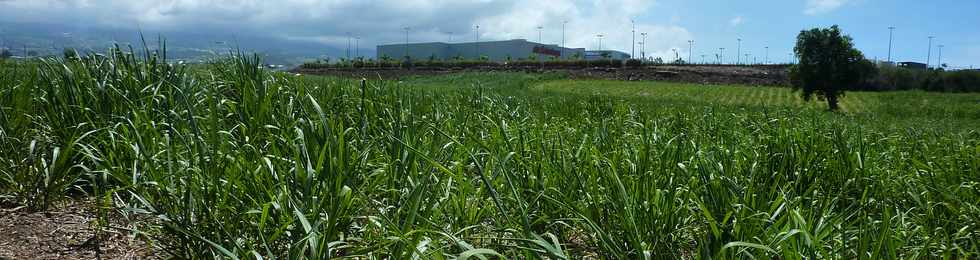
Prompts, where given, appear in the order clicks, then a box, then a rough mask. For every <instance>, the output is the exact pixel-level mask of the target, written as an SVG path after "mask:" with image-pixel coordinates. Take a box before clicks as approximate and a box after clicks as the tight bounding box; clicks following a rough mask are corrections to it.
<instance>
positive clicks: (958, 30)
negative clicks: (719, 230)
mask: <svg viewBox="0 0 980 260" xmlns="http://www.w3.org/2000/svg"><path fill="white" fill-rule="evenodd" d="M977 13H980V1H977V0H963V1H951V0H940V1H923V0H916V1H913V0H781V1H776V0H744V1H719V0H535V1H526V0H278V1H272V0H127V1H123V0H0V32H2V29H3V26H4V25H5V24H6V26H10V24H17V23H21V24H23V23H45V24H64V25H66V26H68V25H71V26H74V27H78V26H83V27H91V28H98V29H110V30H111V29H119V30H124V29H128V30H132V29H135V28H140V29H141V30H143V31H144V32H147V33H160V34H163V35H166V34H167V33H168V32H196V33H200V34H204V35H214V37H216V38H221V37H224V38H228V37H229V35H264V36H270V37H275V38H279V39H282V40H287V41H298V42H309V43H315V44H320V45H322V46H329V47H335V48H344V47H345V46H346V44H347V35H348V33H351V35H353V36H357V37H360V38H361V39H362V40H361V45H360V46H374V45H376V44H385V43H395V42H402V41H404V35H405V31H404V30H403V28H405V27H409V28H411V29H410V41H412V42H424V41H448V40H449V39H450V38H453V39H454V40H455V41H463V40H473V39H475V37H476V35H475V31H474V26H475V25H480V28H481V29H480V32H479V33H480V39H481V40H491V39H496V40H503V39H513V38H525V39H529V40H533V41H536V40H537V38H538V37H537V35H538V30H537V29H536V28H537V27H538V26H542V27H543V28H544V29H543V30H542V31H541V32H542V37H541V38H542V42H544V43H556V44H557V43H560V42H561V39H562V37H561V35H562V33H561V26H562V23H563V21H567V22H568V23H567V33H566V37H565V39H566V43H567V45H568V46H570V47H586V48H590V49H592V48H595V47H597V44H596V43H597V40H596V37H595V35H597V34H603V35H605V38H604V39H603V45H604V47H608V48H614V49H619V50H623V51H626V52H630V51H631V33H630V29H631V23H630V21H631V20H635V22H636V28H637V31H638V32H646V33H648V34H649V37H648V39H647V44H646V46H645V49H646V53H648V55H649V56H657V57H664V58H667V59H669V58H672V57H673V56H674V54H673V52H672V49H677V50H678V52H679V54H680V56H686V55H687V49H688V43H687V41H688V40H694V41H695V50H694V54H695V55H694V56H695V57H696V58H695V61H700V55H701V54H704V55H706V56H707V57H708V58H709V59H711V58H712V57H714V55H715V54H716V53H717V52H718V48H721V47H724V48H726V51H725V56H726V58H725V59H726V61H731V60H733V59H735V52H736V50H735V49H736V39H737V38H742V39H743V46H742V49H743V53H749V54H751V55H752V57H754V58H755V59H756V60H757V61H761V60H762V59H763V56H764V54H765V49H764V47H766V46H769V47H770V59H771V60H772V61H774V62H785V61H787V60H789V59H790V52H791V49H792V46H793V43H794V38H795V36H796V34H797V33H798V32H799V31H800V30H802V29H805V28H812V27H826V26H830V25H833V24H838V25H840V26H841V27H842V28H843V30H844V31H845V32H846V33H848V34H851V35H852V36H853V37H854V39H855V44H856V45H857V47H858V48H859V49H861V50H862V51H863V52H864V53H865V55H866V56H867V57H868V58H871V59H873V58H876V57H877V58H879V59H885V56H887V48H888V29H887V27H889V26H895V27H897V29H896V30H895V41H894V48H893V55H892V56H893V60H896V61H919V62H924V61H925V60H926V55H927V50H928V38H927V37H928V36H930V35H932V36H936V39H935V43H934V46H933V48H934V50H933V59H932V63H933V64H935V63H936V60H937V58H938V56H939V54H938V45H940V44H943V45H945V46H946V47H945V48H944V50H943V62H944V63H949V64H950V65H951V66H953V67H969V66H971V65H973V66H980V34H978V32H980V30H978V29H977V28H978V27H980V15H978V14H977ZM638 38H639V35H638ZM215 40H229V39H215ZM637 41H639V39H638V40H637ZM637 49H639V45H637ZM369 52H370V51H369ZM637 55H639V50H637ZM750 59H752V58H750Z"/></svg>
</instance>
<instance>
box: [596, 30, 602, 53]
mask: <svg viewBox="0 0 980 260" xmlns="http://www.w3.org/2000/svg"><path fill="white" fill-rule="evenodd" d="M595 37H596V38H598V39H599V49H597V51H601V50H602V34H596V36H595Z"/></svg>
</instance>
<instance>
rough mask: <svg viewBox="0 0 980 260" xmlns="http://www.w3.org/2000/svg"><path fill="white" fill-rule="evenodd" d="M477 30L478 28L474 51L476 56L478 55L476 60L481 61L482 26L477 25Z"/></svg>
mask: <svg viewBox="0 0 980 260" xmlns="http://www.w3.org/2000/svg"><path fill="white" fill-rule="evenodd" d="M475 28H476V43H474V45H473V50H474V54H475V55H476V56H475V59H477V60H479V59H480V26H479V25H476V26H475Z"/></svg>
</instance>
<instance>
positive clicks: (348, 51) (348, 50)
mask: <svg viewBox="0 0 980 260" xmlns="http://www.w3.org/2000/svg"><path fill="white" fill-rule="evenodd" d="M350 42H351V37H350V32H347V51H346V53H347V54H346V55H347V59H348V60H349V59H350Z"/></svg>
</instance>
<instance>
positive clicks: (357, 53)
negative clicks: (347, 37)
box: [354, 36, 361, 58]
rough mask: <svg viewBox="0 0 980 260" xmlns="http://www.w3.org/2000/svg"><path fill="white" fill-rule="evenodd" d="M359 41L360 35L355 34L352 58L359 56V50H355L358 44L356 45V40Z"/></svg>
mask: <svg viewBox="0 0 980 260" xmlns="http://www.w3.org/2000/svg"><path fill="white" fill-rule="evenodd" d="M360 41H361V36H355V37H354V58H357V57H359V56H360V52H359V51H358V50H357V49H358V46H359V45H358V42H360Z"/></svg>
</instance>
